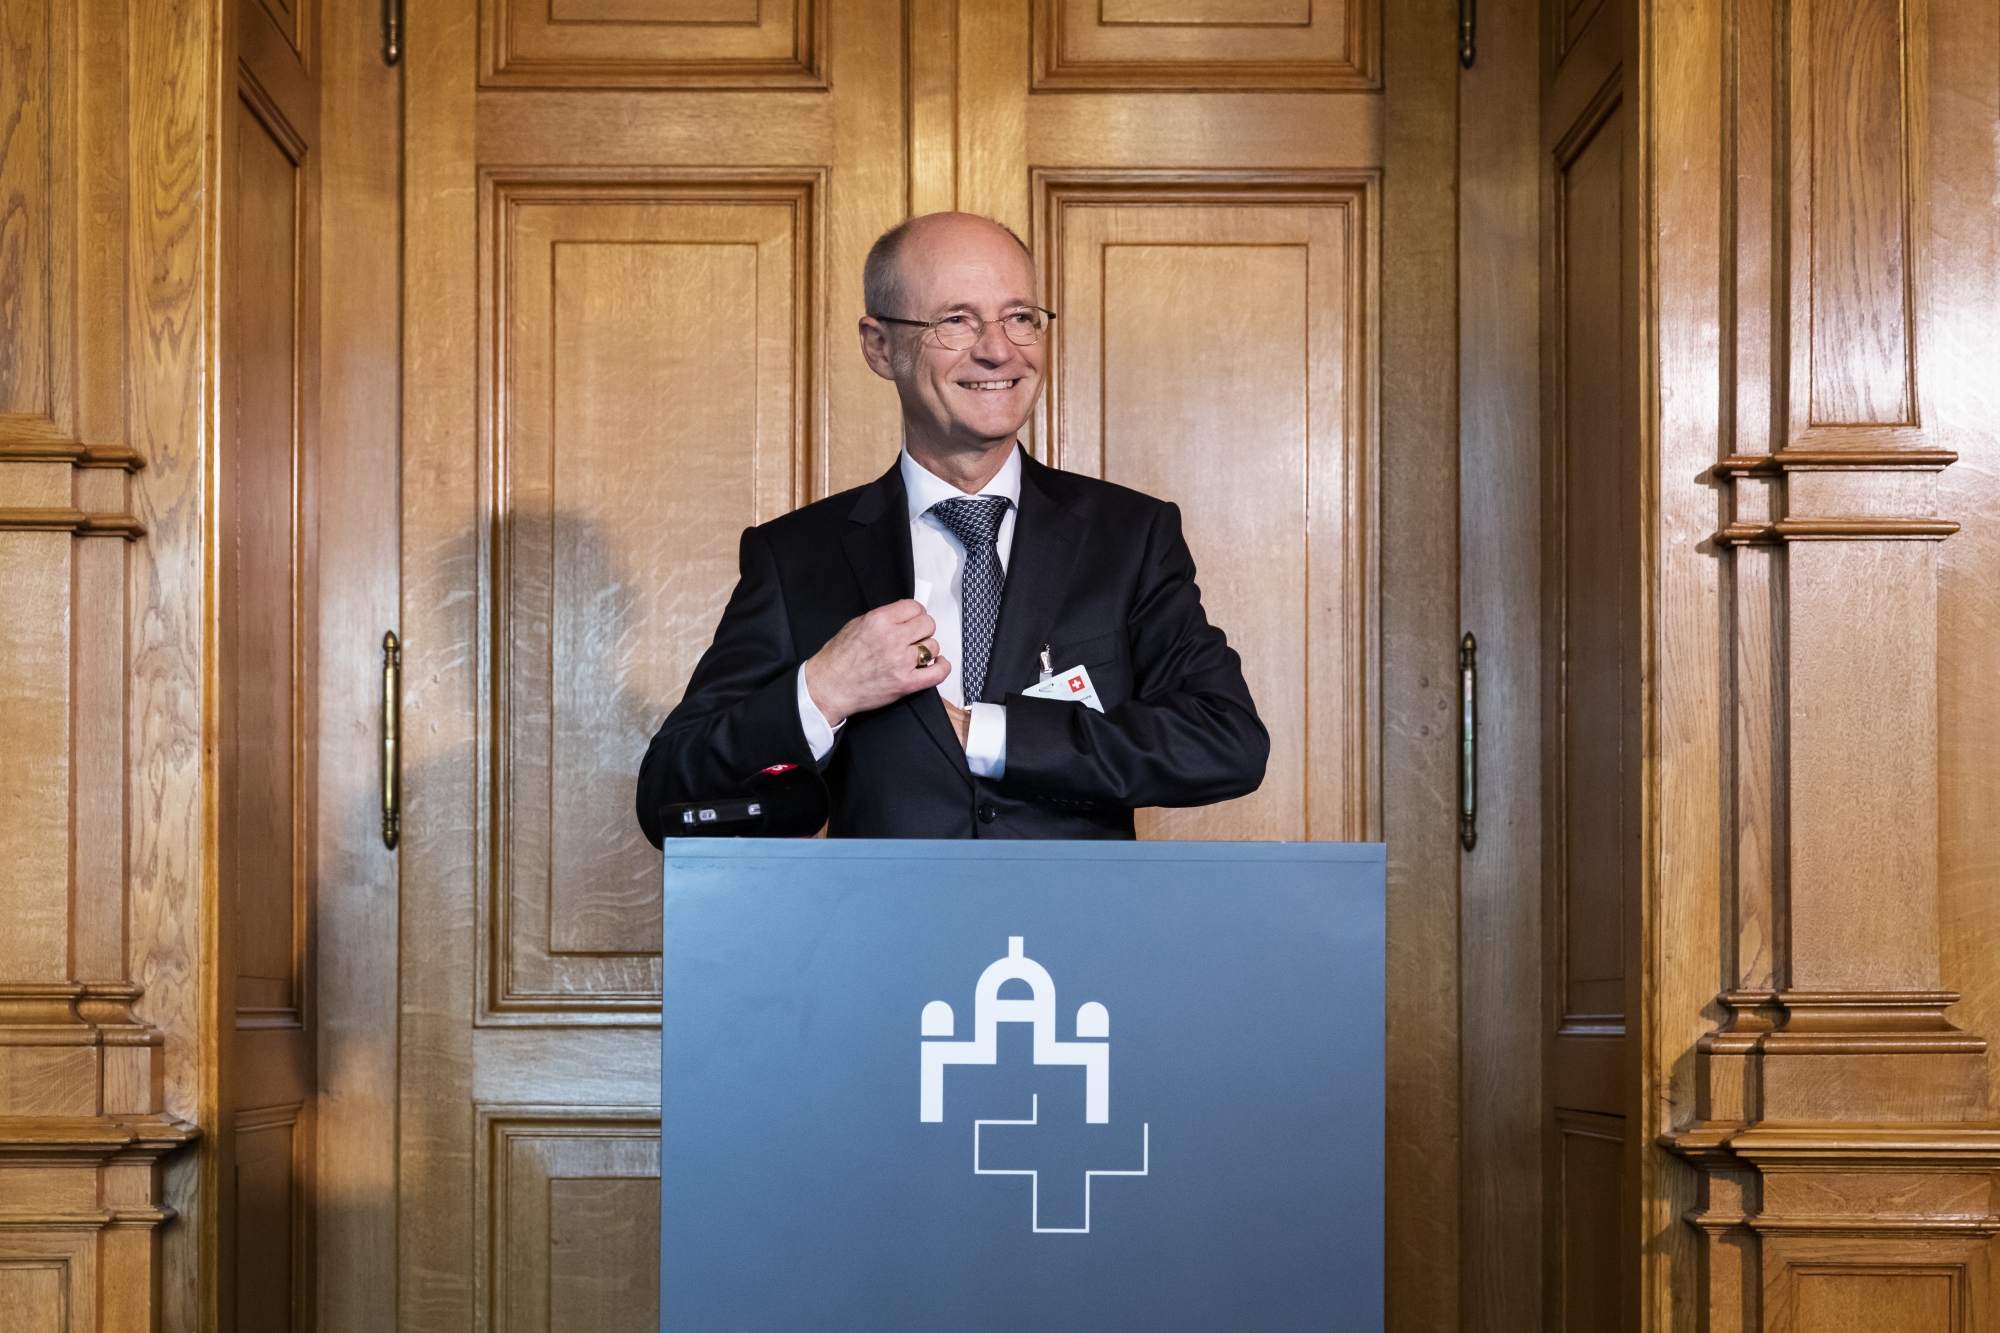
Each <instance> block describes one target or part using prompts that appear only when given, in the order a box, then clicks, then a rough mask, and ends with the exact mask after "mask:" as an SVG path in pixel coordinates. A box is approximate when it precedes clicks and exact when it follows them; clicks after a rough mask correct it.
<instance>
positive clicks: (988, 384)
mask: <svg viewBox="0 0 2000 1333" xmlns="http://www.w3.org/2000/svg"><path fill="white" fill-rule="evenodd" d="M1020 382H1021V381H1020V380H1019V379H1011V380H960V381H959V382H958V387H959V388H961V389H979V390H981V391H985V390H990V389H1011V388H1013V387H1014V386H1015V385H1016V384H1019V383H1020Z"/></svg>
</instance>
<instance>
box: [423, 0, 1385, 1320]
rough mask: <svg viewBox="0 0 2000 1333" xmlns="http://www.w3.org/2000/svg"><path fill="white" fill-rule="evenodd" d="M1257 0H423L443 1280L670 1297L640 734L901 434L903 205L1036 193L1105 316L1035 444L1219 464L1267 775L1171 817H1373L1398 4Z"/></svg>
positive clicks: (1208, 471) (446, 1309) (465, 1300)
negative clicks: (886, 280)
mask: <svg viewBox="0 0 2000 1333" xmlns="http://www.w3.org/2000/svg"><path fill="white" fill-rule="evenodd" d="M1230 12H1232V13H1233V11H1230ZM1223 17H1226V15H1225V13H1224V11H1223V10H1221V9H1219V8H1218V7H1217V6H1214V5H1211V4H1202V3H1179V2H1178V0H1174V2H1161V0H1129V2H1127V3H1121V4H1116V5H1112V4H1107V5H1105V6H1103V7H1102V12H1100V10H1099V8H1098V7H1092V6H1082V5H1074V4H1068V3H1053V0H1052V3H1050V4H1047V5H1039V4H1030V3H1029V2H1028V0H950V2H948V3H946V2H940V0H909V3H907V4H898V3H895V2H894V0H796V3H791V4H779V5H772V4H768V3H767V4H764V5H761V6H759V5H755V4H748V3H735V0H559V3H556V4H554V5H543V4H527V3H522V2H521V0H427V2H426V3H425V4H424V5H422V6H415V5H413V6H411V7H410V12H409V30H408V35H407V48H408V56H407V58H406V64H405V79H406V83H405V96H406V105H405V122H404V125H405V129H404V152H405V170H404V180H405V187H404V189H405V193H404V208H405V218H406V234H405V247H404V255H405V260H404V263H405V279H404V301H403V309H404V321H405V323H404V334H403V344H404V361H403V369H404V377H405V378H404V397H403V404H404V406H403V505H402V514H403V529H402V555H403V575H404V582H403V587H404V598H403V611H402V629H403V638H404V653H405V665H404V695H403V728H404V736H405V752H404V760H403V763H404V767H403V773H404V787H405V805H404V820H403V847H402V851H401V868H402V876H403V890H402V897H401V903H402V922H401V944H400V964H399V966H400V972H401V991H400V1005H401V1012H400V1020H399V1021H400V1032H399V1034H398V1037H397V1041H398V1048H399V1051H400V1057H399V1058H400V1109H399V1127H400V1141H399V1147H398V1155H399V1163H400V1187H399V1190H400V1192H399V1198H400V1221H399V1224H398V1237H399V1240H398V1244H399V1248H400V1254H399V1264H398V1267H399V1274H400V1276H399V1290H398V1293H397V1301H398V1303H399V1306H400V1315H399V1318H400V1322H401V1323H402V1325H403V1326H405V1327H410V1328H419V1327H421V1328H426V1329H428V1328H445V1327H451V1328H470V1327H473V1326H475V1325H476V1324H482V1323H483V1326H484V1327H488V1328H491V1329H494V1330H525V1329H536V1330H540V1329H544V1328H554V1327H557V1326H561V1327H572V1326H574V1327H577V1328H584V1327H589V1328H593V1329H623V1328H627V1327H630V1328H633V1329H640V1328H644V1329H651V1328H653V1327H654V1326H655V1325H656V1314H655V1309H656V1303H657V1291H656V1289H655V1288H654V1286H653V1285H652V1284H653V1282H654V1276H653V1275H654V1273H655V1271H656V1264H655V1247H656V1244H657V1230H656V1221H657V1215H656V1214H655V1213H653V1212H651V1211H649V1210H650V1209H652V1208H654V1207H655V1206H656V1203H655V1201H656V1199H657V1194H656V1193H654V1192H652V1190H651V1189H650V1184H649V1182H650V1181H651V1180H652V1179H654V1178H655V1177H656V1176H657V1174H658V1169H659V1164H658V1121H657V1114H658V1112H657V1078H658V1026H657V1025H658V1003H659V1000H658V996H659V989H660V978H659V967H660V963H659V931H660V917H659V898H658V890H657V885H656V877H657V874H658V868H659V857H658V854H657V853H655V852H653V851H652V850H651V849H650V848H649V847H647V846H646V845H645V843H644V842H643V840H642V839H641V837H640V835H639V831H638V828H637V826H636V823H635V821H634V819H633V816H632V810H631V794H632V786H633V779H634V776H635V774H636V769H637V765H638V762H639V759H640V756H641V754H642V753H643V750H644V747H645V743H646V740H647V738H648V736H649V734H650V733H651V731H652V730H653V729H654V728H655V727H657V725H658V724H659V720H660V718H661V717H662V715H663V714H664V712H665V711H666V710H667V709H668V708H670V707H671V706H672V704H673V703H674V702H675V700H676V699H677V697H678V695H679V693H680V691H681V689H682V688H683V686H684V684H685V681H686V679H687V676H688V674H689V672H690V671H691V670H692V667H693V665H694V662H695V660H696V659H697V657H698V656H699V654H700V652H701V650H702V649H703V648H704V647H705V646H706V645H707V643H708V641H709V638H710V635H711V634H712V632H713V627H714V624H715V621H716V619H717V617H718V615H719V613H720V611H721V608H722V605H723V602H724V600H725V599H726V597H727V595H728V592H729V589H730V586H731V584H732V583H733V581H734V577H735V551H736V542H737V536H738V534H739V533H740V531H741V530H742V528H744V527H745V526H747V525H749V524H753V523H758V522H762V521H764V520H767V519H769V518H772V517H775V516H776V515H778V514H780V513H782V512H784V511H786V510H788V509H790V508H792V507H794V506H796V505H799V504H802V503H805V502H807V501H809V500H812V499H814V498H817V497H819V496H822V495H825V494H828V493H830V492H833V491H837V490H840V489H844V488H847V487H851V486H854V485H857V484H859V483H861V482H864V481H866V480H869V479H871V478H872V477H874V476H876V475H878V474H879V473H880V472H881V471H882V470H883V468H885V467H886V466H888V464H889V463H890V462H891V461H892V460H893V458H894V456H895V449H896V445H897V435H898V427H897V406H896V399H895V395H894V392H893V390H892V389H891V388H890V386H888V385H887V384H885V383H883V382H882V381H880V380H878V379H876V378H875V377H874V376H873V375H872V373H871V372H869V371H868V370H867V368H866V366H865V365H864V364H863V363H862V361H861V359H860V357H859V355H858V352H857V351H856V349H855V333H854V325H855V321H856V319H857V318H858V317H859V315H860V314H861V313H862V305H861V283H860V275H861V266H862V260H863V258H864V256H865V254H866V251H867V248H868V246H869V245H870V244H871V243H872V242H873V240H874V238H875V237H876V236H877V235H879V234H880V233H881V232H882V231H884V230H886V229H887V228H888V227H889V226H891V225H893V224H894V223H895V222H897V221H898V220H900V219H901V218H902V217H904V216H905V215H906V214H907V213H909V212H913V211H915V212H923V211H930V210H933V209H938V208H950V207H960V208H965V209H968V210H971V211H976V212H982V213H986V214H989V215H992V216H995V217H998V218H999V219H1000V220H1002V221H1004V222H1006V223H1008V224H1009V225H1011V226H1013V227H1014V229H1015V230H1016V231H1017V232H1019V233H1020V234H1021V235H1022V236H1023V237H1024V238H1026V239H1028V240H1029V242H1030V244H1031V245H1032V246H1033V248H1034V249H1035V250H1036V252H1037V254H1038V257H1039V258H1040V260H1041V262H1042V264H1043V267H1044V272H1045V275H1046V278H1047V283H1048V287H1049V304H1051V305H1053V306H1054V307H1055V308H1056V309H1057V310H1058V311H1059V313H1060V314H1061V316H1062V318H1061V320H1060V321H1059V323H1058V325H1057V334H1056V346H1055V349H1054V351H1055V357H1056V368H1055V372H1054V375H1053V381H1054V392H1053V394H1052V396H1051V400H1050V406H1049V408H1048V410H1047V411H1046V412H1045V413H1044V414H1043V415H1042V417H1041V418H1040V419H1039V420H1038V421H1037V422H1036V423H1035V425H1034V428H1033V438H1032V446H1033V447H1034V448H1035V449H1036V451H1037V452H1038V453H1040V454H1041V455H1042V456H1043V457H1044V458H1045V459H1048V460H1051V461H1053V462H1055V463H1057V464H1058V465H1060V466H1064V467H1071V468H1078V469H1081V470H1086V471H1090V472H1093V473H1096V474H1099V475H1103V476H1106V477H1109V478H1110V479H1112V480H1116V481H1122V482H1126V483H1128V484H1132V485H1136V486H1141V487H1145V488H1147V489H1151V490H1154V491H1155V492H1156V493H1159V494H1163V495H1165V496H1167V497H1168V498H1171V499H1174V500H1177V501H1179V502H1180V503H1181V504H1182V505H1183V508H1184V510H1185V512H1186V515H1187V520H1188V528H1189V535H1190V538H1191V540H1192V541H1193V543H1194V546H1195V549H1196V551H1197V554H1198V558H1200V559H1202V560H1203V561H1204V566H1203V569H1204V575H1203V577H1204V589H1205V591H1206V594H1207V596H1208V599H1209V604H1210V606H1211V607H1212V608H1213V609H1214V613H1215V615H1216V618H1217V619H1218V620H1219V621H1220V622H1221V623H1222V624H1223V625H1224V626H1225V627H1227V628H1228V629H1229V630H1230V631H1231V632H1232V637H1233V638H1234V639H1235V640H1236V641H1237V642H1239V643H1241V644H1243V645H1244V647H1245V649H1246V659H1247V660H1248V661H1249V663H1250V670H1251V679H1252V684H1253V688H1255V689H1256V690H1257V691H1258V697H1259V699H1260V701H1261V702H1262V703H1263V704H1264V707H1265V711H1266V712H1267V714H1268V715H1270V716H1271V718H1272V722H1273V731H1274V733H1276V734H1277V735H1278V737H1279V743H1278V746H1277V758H1276V759H1275V761H1274V764H1273V769H1272V778H1271V780H1270V782H1269V783H1268V784H1267V787H1266V790H1265V791H1264V792H1263V793H1260V794H1259V795H1258V796H1256V797H1253V798H1251V799H1250V800H1247V801H1244V802H1238V803H1235V804H1234V805H1233V806H1231V807H1224V808H1222V809H1219V810H1216V811H1208V812H1171V813H1162V814H1157V815H1155V814H1149V815H1147V816H1146V828H1147V831H1148V832H1150V833H1153V834H1156V835H1165V836H1199V837H1284V838H1299V837H1332V838H1340V837H1358V836H1364V835H1365V834H1367V833H1368V832H1369V831H1370V830H1371V829H1373V828H1375V827H1376V825H1377V821H1378V815H1377V812H1376V808H1375V803H1376V797H1375V796H1374V794H1373V792H1372V790H1371V787H1370V783H1369V780H1368V772H1369V765H1370V762H1371V760H1370V756H1371V754H1372V753H1373V747H1374V744H1375V741H1374V738H1373V734H1372V728H1371V727H1370V726H1369V724H1368V722H1367V718H1368V716H1369V710H1370V708H1371V707H1372V703H1371V690H1372V685H1371V682H1372V679H1373V667H1372V660H1373V659H1372V653H1373V642H1374V630H1373V626H1372V622H1371V618H1370V609H1369V608H1370V604H1371V602H1372V596H1373V594H1372V586H1373V584H1372V580H1373V568H1374V564H1373V556H1372V549H1373V535H1372V528H1371V523H1372V515H1373V489H1372V488H1373V441H1374V438H1375V427H1374V421H1373V400H1374V388H1373V385H1374V373H1375V372H1374V364H1375V362H1374V356H1375V351H1374V348H1375V314H1374V309H1373V299H1374V290H1375V277H1374V274H1375V271H1376V270H1375V265H1376V259H1375V251H1376V246H1377V239H1376V238H1377V226H1378V224H1377V221H1376V216H1375V214H1376V197H1377V196H1376V171H1377V168H1378V166H1379V151H1378V142H1379V137H1380V133H1379V120H1380V96H1379V93H1378V92H1377V87H1378V85H1379V59H1378V55H1377V50H1378V46H1379V41H1378V38H1377V35H1376V30H1377V26H1378V18H1377V15H1376V13H1375V11H1374V9H1373V7H1372V6H1371V5H1369V4H1367V3H1366V2H1365V0H1350V3H1348V4H1345V5H1340V4H1335V5H1311V6H1308V5H1305V4H1304V3H1296V4H1294V3H1290V2H1289V0H1269V2H1268V3H1266V4H1264V5H1263V7H1262V8H1261V9H1260V10H1259V14H1258V17H1257V19H1256V22H1254V23H1250V24H1247V25H1246V24H1243V23H1238V22H1235V21H1234V20H1233V19H1232V20H1231V21H1229V22H1222V21H1220V19H1221V18H1223ZM1217 349H1220V351H1219V352H1218V351H1217ZM1217 356H1219V357H1220V359H1219V360H1217V359H1216V357H1217ZM1301 716H1303V717H1304V719H1305V720H1304V722H1303V723H1301V721H1300V719H1301Z"/></svg>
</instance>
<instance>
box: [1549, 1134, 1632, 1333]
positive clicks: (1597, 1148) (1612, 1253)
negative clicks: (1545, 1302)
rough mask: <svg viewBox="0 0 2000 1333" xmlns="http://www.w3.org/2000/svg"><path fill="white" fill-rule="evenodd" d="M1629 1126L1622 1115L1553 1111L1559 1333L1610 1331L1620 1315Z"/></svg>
mask: <svg viewBox="0 0 2000 1333" xmlns="http://www.w3.org/2000/svg"><path fill="white" fill-rule="evenodd" d="M1624 1130H1625V1121H1624V1119H1623V1118H1622V1117H1619V1116H1606V1115H1583V1114H1577V1113H1570V1114H1564V1113H1563V1112H1561V1111H1558V1112H1557V1113H1556V1173H1557V1179H1558V1185H1557V1189H1556V1194H1555V1199H1554V1202H1555V1204H1556V1207H1557V1209H1558V1210H1559V1214H1558V1218H1559V1220H1558V1223H1557V1226H1556V1235H1557V1236H1558V1238H1559V1244H1558V1246H1557V1249H1556V1253H1555V1255H1554V1256H1553V1257H1554V1258H1555V1260H1556V1262H1557V1264H1558V1265H1559V1266H1560V1271H1561V1276H1560V1278H1559V1279H1558V1281H1557V1284H1556V1291H1555V1301H1554V1304H1555V1307H1556V1308H1555V1310H1554V1311H1553V1314H1554V1315H1555V1318H1554V1320H1553V1321H1552V1327H1553V1328H1554V1329H1555V1330H1557V1333H1609V1331H1610V1330H1613V1329H1617V1328H1618V1327H1620V1325H1621V1323H1622V1322H1623V1321H1622V1313H1623V1311H1622V1306H1623V1301H1622V1299H1621V1293H1620V1291H1619V1282H1618V1274H1619V1270H1620V1269H1621V1268H1622V1267H1623V1262H1624V1257H1623V1256H1622V1255H1621V1254H1620V1252H1619V1251H1620V1247H1621V1240H1620V1238H1621V1237H1622V1236H1623V1235H1624V1234H1625V1230H1626V1229H1625V1227H1624V1226H1623V1224H1622V1219H1623V1216H1624V1211H1625V1198H1624V1191H1623V1186H1624V1175H1625V1133H1624Z"/></svg>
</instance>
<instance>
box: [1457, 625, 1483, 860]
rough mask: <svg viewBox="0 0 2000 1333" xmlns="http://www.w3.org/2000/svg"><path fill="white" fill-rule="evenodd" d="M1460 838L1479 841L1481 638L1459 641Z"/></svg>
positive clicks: (1467, 847)
mask: <svg viewBox="0 0 2000 1333" xmlns="http://www.w3.org/2000/svg"><path fill="white" fill-rule="evenodd" d="M1458 841H1459V845H1460V846H1462V847H1464V848H1465V850H1466V851H1468V852H1469V851H1471V850H1472V847H1473V844H1474V843H1476V842H1478V841H1479V641H1478V640H1477V639H1475V638H1473V637H1472V635H1471V634H1467V635H1466V636H1465V637H1464V638H1463V639H1460V640H1459V641H1458Z"/></svg>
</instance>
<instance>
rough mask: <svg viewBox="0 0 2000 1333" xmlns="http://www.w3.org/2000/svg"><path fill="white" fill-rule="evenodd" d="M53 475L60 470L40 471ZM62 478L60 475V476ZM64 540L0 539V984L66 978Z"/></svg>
mask: <svg viewBox="0 0 2000 1333" xmlns="http://www.w3.org/2000/svg"><path fill="white" fill-rule="evenodd" d="M42 466H45V467H49V468H51V469H52V470H53V469H54V468H56V467H57V466H58V465H54V464H48V465H42ZM63 470H64V471H66V470H67V469H63ZM62 480H63V481H65V482H66V481H67V480H68V478H67V477H63V478H62ZM72 540H73V539H72V538H71V537H70V535H69V534H68V533H66V532H5V533H0V569H4V570H5V571H6V577H5V578H4V579H0V617H5V620H6V623H7V624H9V625H12V626H15V627H16V628H15V629H14V631H12V632H10V633H8V634H7V635H6V636H4V638H0V678H4V679H6V680H7V682H8V689H7V692H6V695H5V700H4V702H0V750H4V751H5V752H6V753H7V754H9V755H11V756H14V757H15V758H14V759H13V760H11V761H10V762H9V763H7V764H6V765H5V766H4V767H0V858H4V862H0V863H4V864H5V866H6V867H7V869H6V873H5V875H4V876H0V918H4V919H5V920H6V921H7V922H8V923H9V928H8V930H7V931H6V933H5V936H4V943H0V981H11V982H20V981H44V982H46V981H61V980H65V979H67V977H68V975H69V933H70V932H69V880H70V869H69V845H70V781H71V779H70V769H71V764H72V763H73V759H72V755H71V747H70V727H69V713H70V633H71V631H70V616H71V608H70V545H71V542H72Z"/></svg>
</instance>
